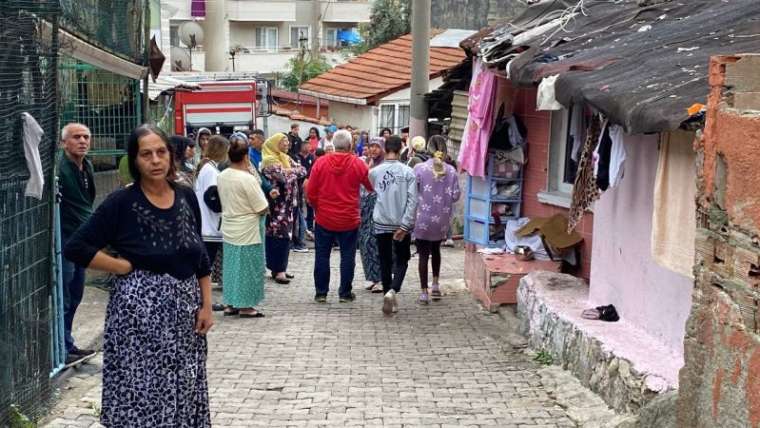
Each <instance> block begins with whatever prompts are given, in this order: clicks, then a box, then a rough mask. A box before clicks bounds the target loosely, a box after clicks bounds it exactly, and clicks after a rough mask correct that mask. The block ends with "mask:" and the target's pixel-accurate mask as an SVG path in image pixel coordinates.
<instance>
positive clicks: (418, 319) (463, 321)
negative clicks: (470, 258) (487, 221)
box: [45, 249, 614, 427]
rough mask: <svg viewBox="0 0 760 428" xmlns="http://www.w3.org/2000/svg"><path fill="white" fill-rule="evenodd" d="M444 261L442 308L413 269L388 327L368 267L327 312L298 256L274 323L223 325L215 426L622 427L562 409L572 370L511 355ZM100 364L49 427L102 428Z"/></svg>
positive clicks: (277, 296) (307, 261)
mask: <svg viewBox="0 0 760 428" xmlns="http://www.w3.org/2000/svg"><path fill="white" fill-rule="evenodd" d="M337 259H338V255H337V253H333V257H332V261H333V268H334V269H333V284H335V283H336V281H337V269H335V267H336V266H337ZM443 259H444V266H443V273H442V276H443V278H442V284H443V287H444V292H445V293H446V295H445V296H444V298H443V300H441V301H440V302H434V304H431V305H430V306H424V307H423V306H420V305H418V304H416V302H415V300H416V298H417V292H418V290H417V287H418V285H417V273H416V262H417V259H416V258H414V259H413V260H412V261H411V263H410V271H409V275H408V281H407V283H406V284H405V288H404V289H403V290H402V293H401V295H400V296H399V302H400V309H399V313H398V314H396V315H395V316H392V317H384V316H383V314H382V312H381V310H380V308H381V303H382V295H380V294H370V293H369V292H367V291H365V290H364V289H363V285H364V281H363V276H362V274H361V271H360V269H361V264H360V263H359V264H358V265H357V279H358V280H357V281H355V287H356V288H355V292H356V294H357V296H358V298H357V300H356V301H355V302H353V303H338V299H337V295H336V294H335V290H331V293H330V296H329V300H328V303H327V304H325V305H319V304H316V303H314V302H313V300H312V298H313V286H312V279H311V277H312V275H311V269H312V261H313V253H308V254H292V255H291V265H290V266H291V269H290V270H291V272H292V273H294V274H295V275H296V280H295V281H294V282H293V283H291V284H290V285H284V286H281V285H276V284H274V283H273V282H271V281H270V282H268V283H267V298H266V301H265V304H264V305H263V306H261V310H262V312H264V313H265V314H266V318H262V319H238V318H230V317H226V318H225V317H222V316H218V317H217V318H216V323H217V324H216V326H215V327H214V329H213V330H212V333H211V334H210V336H209V349H210V351H209V355H208V368H209V391H210V396H211V411H212V420H213V424H214V426H217V427H246V426H285V427H303V426H367V427H370V426H378V427H380V426H382V427H412V426H414V427H417V426H424V427H446V426H457V427H460V426H498V427H522V426H526V427H528V426H529V427H571V426H595V425H598V426H601V425H602V424H601V423H599V421H602V420H604V421H607V420H609V419H610V418H612V417H613V416H614V415H613V414H612V413H611V412H609V411H608V410H606V407H605V406H604V405H603V404H600V403H599V402H598V398H596V397H595V396H593V395H591V394H589V393H588V392H587V391H585V390H584V389H583V388H581V387H580V386H579V385H578V386H577V388H576V387H573V388H574V389H573V390H572V391H571V393H570V395H572V396H573V397H575V398H576V400H575V401H577V402H582V403H583V406H587V407H588V408H586V409H583V410H582V411H574V410H573V409H572V408H571V406H569V405H567V404H566V403H562V402H561V396H562V392H561V391H559V392H558V391H557V390H556V388H560V387H563V388H566V386H567V385H572V382H573V380H572V378H568V379H565V378H563V379H562V380H561V381H560V380H558V376H560V377H561V373H562V372H561V370H559V369H557V368H553V369H546V368H543V366H540V365H539V364H538V363H536V362H534V361H533V359H532V357H531V356H530V355H529V354H527V353H525V352H524V351H523V350H519V349H515V348H513V347H512V346H510V345H508V344H507V342H506V341H505V340H504V338H503V334H504V331H506V328H505V325H506V323H505V320H504V319H503V318H502V317H501V316H499V315H495V314H489V313H486V312H484V311H482V310H481V309H480V308H479V307H478V306H477V305H476V303H475V302H474V301H473V300H472V298H471V297H470V295H469V293H467V292H466V291H465V290H464V285H463V281H462V279H461V278H462V276H463V274H462V266H463V252H462V251H461V250H460V249H456V250H446V251H445V252H444V256H443ZM216 293H217V295H218V291H217V292H216ZM100 362H101V359H100V356H99V357H98V358H96V359H94V360H93V361H92V363H91V364H87V365H84V366H82V367H80V368H79V369H77V371H76V372H75V373H73V374H70V375H69V376H68V378H67V379H66V380H64V381H63V382H62V384H61V387H62V393H61V397H60V401H59V402H58V404H57V405H56V407H55V408H54V409H52V411H51V416H50V417H49V418H48V420H47V425H45V426H50V427H68V426H99V425H98V424H97V415H98V412H99V402H100V398H99V395H100V387H99V374H98V372H99V364H100ZM556 371H558V372H559V373H560V375H553V374H552V373H553V372H556ZM547 376H548V378H549V380H547ZM584 394H585V395H584ZM565 395H567V394H565ZM558 397H560V398H558ZM578 397H580V398H578ZM589 415H592V416H593V417H596V418H597V421H591V420H590V419H593V417H590V416H589ZM579 421H581V422H579ZM582 421H586V422H587V423H582Z"/></svg>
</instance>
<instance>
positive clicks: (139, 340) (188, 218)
mask: <svg viewBox="0 0 760 428" xmlns="http://www.w3.org/2000/svg"><path fill="white" fill-rule="evenodd" d="M127 156H128V159H129V161H128V162H129V171H130V173H131V175H132V178H133V179H134V181H135V182H134V184H133V185H132V186H129V187H127V188H124V189H120V190H117V191H115V192H113V193H112V194H110V195H109V196H108V198H107V199H106V200H105V201H104V202H103V203H102V204H100V206H99V207H98V209H97V210H96V211H95V213H94V214H93V215H92V217H90V219H89V220H88V221H87V223H85V224H84V225H82V227H80V228H79V230H77V232H76V233H75V234H74V236H73V237H72V238H71V239H70V240H69V242H68V243H67V244H66V247H65V249H64V254H65V255H66V258H68V259H70V260H72V261H74V262H75V263H77V264H78V265H80V266H87V267H88V268H90V269H95V270H101V271H105V272H109V273H112V274H115V275H117V276H116V279H115V280H114V283H113V290H112V292H111V297H110V300H109V302H108V309H107V312H106V327H105V334H104V345H103V404H102V408H101V423H102V424H103V425H105V426H106V427H122V426H140V427H147V426H177V427H180V426H181V427H208V426H210V425H211V422H210V413H209V404H208V387H207V384H206V351H207V345H206V337H205V335H206V333H207V332H208V331H209V329H210V328H211V326H212V325H213V316H212V312H211V282H210V279H209V272H210V266H209V260H208V256H207V255H206V250H205V248H204V246H203V242H202V241H201V236H200V234H201V232H200V230H201V216H200V210H199V208H198V200H197V199H196V197H195V193H193V191H192V189H190V188H188V187H185V186H180V185H177V184H175V183H174V182H173V175H174V166H175V165H174V151H173V150H172V148H171V145H170V143H169V139H168V138H167V136H166V135H165V134H164V132H163V131H161V130H160V129H159V128H157V127H155V126H153V125H141V126H140V127H138V128H137V129H135V130H134V131H133V132H132V134H131V135H130V136H129V141H128V146H127ZM106 247H109V248H112V249H113V250H115V251H116V252H117V253H118V254H119V257H112V256H111V255H109V254H108V253H107V252H106V251H105V248H106Z"/></svg>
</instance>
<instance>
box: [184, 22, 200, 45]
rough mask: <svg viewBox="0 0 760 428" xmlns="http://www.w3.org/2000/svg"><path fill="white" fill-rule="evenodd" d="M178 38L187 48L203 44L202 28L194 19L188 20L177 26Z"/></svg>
mask: <svg viewBox="0 0 760 428" xmlns="http://www.w3.org/2000/svg"><path fill="white" fill-rule="evenodd" d="M179 40H180V41H181V42H182V43H183V44H184V45H185V46H187V47H189V48H191V49H192V48H196V47H197V46H198V45H202V44H203V28H201V26H200V25H198V23H197V22H195V21H188V22H185V23H184V24H182V25H180V26H179Z"/></svg>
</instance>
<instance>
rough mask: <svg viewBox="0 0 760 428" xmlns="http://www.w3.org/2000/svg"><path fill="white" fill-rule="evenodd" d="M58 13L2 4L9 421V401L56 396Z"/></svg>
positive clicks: (1, 279) (2, 265)
mask: <svg viewBox="0 0 760 428" xmlns="http://www.w3.org/2000/svg"><path fill="white" fill-rule="evenodd" d="M58 14H59V9H58V2H49V1H39V0H5V1H4V2H3V6H2V8H0V31H2V37H0V426H5V425H6V424H8V423H9V422H10V418H11V412H10V410H9V409H10V408H11V405H15V406H16V407H17V408H18V410H19V411H20V412H21V413H23V414H26V415H28V416H30V417H36V416H39V415H40V414H41V413H42V412H43V411H44V407H43V406H44V404H45V403H46V402H47V401H48V400H47V399H48V397H49V395H50V384H49V373H50V371H51V365H52V362H51V351H52V350H51V346H52V342H51V337H52V334H53V332H52V331H51V329H52V326H53V324H54V323H53V321H54V320H53V318H54V317H55V312H54V310H53V302H52V293H51V292H52V290H54V287H53V260H52V255H53V252H52V246H53V233H52V232H53V197H54V196H53V193H54V192H53V160H54V154H55V140H56V135H57V109H56V95H57V90H56V69H57V49H58V47H57V38H56V37H55V36H54V35H55V34H56V30H57V25H58V24H57V20H58ZM43 19H44V20H45V21H47V22H48V23H51V24H52V26H53V30H54V31H53V32H52V35H51V33H50V32H49V31H47V32H45V31H43V25H42V20H43ZM45 34H47V36H45ZM22 113H29V114H30V115H31V116H32V117H33V118H34V119H35V120H36V121H37V122H38V123H39V124H40V126H41V127H42V129H43V130H44V132H45V134H44V136H43V137H42V140H41V141H40V143H39V147H38V149H39V153H40V160H41V166H42V172H43V176H44V179H45V184H44V193H43V197H42V199H41V200H38V199H35V198H32V197H27V196H25V195H24V192H25V187H26V181H27V180H28V179H29V177H30V172H29V171H30V166H29V165H28V164H27V160H26V158H25V155H24V139H23V137H24V134H23V128H22V119H21V115H22Z"/></svg>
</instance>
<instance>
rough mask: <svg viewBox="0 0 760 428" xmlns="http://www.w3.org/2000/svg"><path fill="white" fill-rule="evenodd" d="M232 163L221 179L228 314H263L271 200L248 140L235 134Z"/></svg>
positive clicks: (246, 316) (219, 185) (230, 156)
mask: <svg viewBox="0 0 760 428" xmlns="http://www.w3.org/2000/svg"><path fill="white" fill-rule="evenodd" d="M228 154H229V159H230V167H229V168H227V169H225V170H224V171H223V172H222V173H221V174H219V178H218V180H217V183H218V188H219V199H220V200H221V203H222V233H223V234H224V252H223V257H224V262H223V271H224V274H223V276H224V278H225V282H224V292H223V299H224V304H225V305H226V308H225V310H224V315H239V316H240V317H241V318H259V317H263V316H264V314H262V313H261V312H259V311H258V310H256V308H255V307H256V306H257V305H258V304H259V303H261V301H262V300H263V299H264V272H265V270H264V243H263V241H262V237H263V236H264V233H265V232H264V219H265V216H266V213H267V211H268V203H267V200H266V197H265V196H264V192H263V191H262V190H261V179H260V178H259V176H258V173H257V172H256V170H255V169H254V168H251V163H250V160H249V159H248V142H247V141H246V140H245V139H243V138H231V139H230V148H229V152H228Z"/></svg>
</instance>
